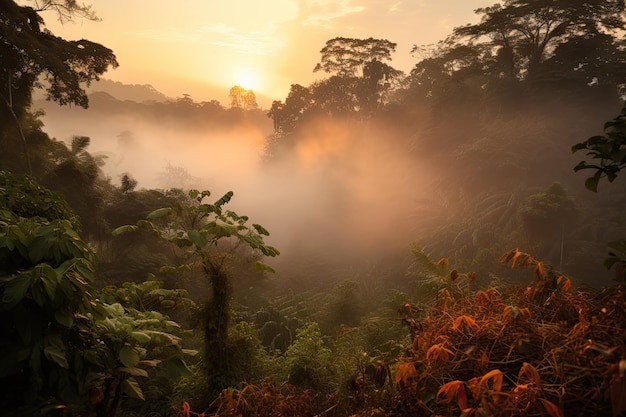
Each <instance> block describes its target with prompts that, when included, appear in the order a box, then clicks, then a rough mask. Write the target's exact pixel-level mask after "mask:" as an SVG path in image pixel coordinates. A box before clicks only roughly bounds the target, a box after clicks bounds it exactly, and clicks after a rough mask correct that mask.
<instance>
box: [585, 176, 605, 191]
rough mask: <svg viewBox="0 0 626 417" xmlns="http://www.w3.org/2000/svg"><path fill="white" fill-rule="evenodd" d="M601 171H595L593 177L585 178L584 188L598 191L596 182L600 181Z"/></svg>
mask: <svg viewBox="0 0 626 417" xmlns="http://www.w3.org/2000/svg"><path fill="white" fill-rule="evenodd" d="M601 174H602V172H601V171H599V172H597V173H596V174H595V175H594V176H593V177H589V178H587V179H586V180H585V188H587V189H588V190H590V191H593V192H594V193H596V192H598V182H599V181H600V176H601Z"/></svg>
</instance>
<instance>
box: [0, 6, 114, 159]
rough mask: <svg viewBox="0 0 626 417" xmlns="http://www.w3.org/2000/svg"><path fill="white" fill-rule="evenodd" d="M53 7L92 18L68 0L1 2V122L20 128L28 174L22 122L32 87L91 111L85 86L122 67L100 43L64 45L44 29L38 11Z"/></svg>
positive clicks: (64, 14)
mask: <svg viewBox="0 0 626 417" xmlns="http://www.w3.org/2000/svg"><path fill="white" fill-rule="evenodd" d="M36 4H39V3H38V2H37V3H36ZM50 9H52V10H56V11H57V13H58V14H59V17H60V18H61V19H66V20H67V19H71V17H72V16H73V15H74V14H81V15H83V16H86V17H92V18H93V17H94V16H93V15H92V12H91V10H90V8H89V7H87V6H82V5H80V6H79V5H78V4H77V2H75V1H70V0H66V1H45V2H42V7H39V8H37V9H33V8H32V7H28V6H19V5H18V4H16V3H15V2H14V1H12V0H1V1H0V39H1V40H2V41H1V42H0V57H1V59H2V66H1V67H0V79H2V82H0V99H1V100H2V110H1V111H0V121H3V122H5V121H8V120H11V121H12V124H13V126H15V128H16V129H17V131H18V134H19V136H20V138H21V141H22V145H23V148H24V153H25V154H26V160H27V163H28V165H29V171H32V168H30V158H29V156H28V145H27V143H26V137H25V135H24V132H23V130H22V126H21V119H22V118H23V117H24V114H25V112H26V110H27V109H28V107H29V106H30V103H31V98H32V91H33V89H34V88H36V87H37V88H41V87H43V86H45V87H43V88H45V90H46V92H47V98H48V99H49V100H53V101H56V102H57V103H59V104H61V105H64V104H76V105H79V106H82V107H87V105H88V99H87V95H86V93H85V90H84V89H83V88H82V86H81V84H82V83H86V84H87V85H88V84H89V83H90V82H91V81H93V80H98V79H99V77H100V75H102V74H103V73H104V72H105V71H107V70H108V68H109V67H113V68H115V67H117V65H118V63H117V61H116V59H115V55H113V52H112V51H111V50H109V49H108V48H105V47H104V46H102V45H100V44H98V43H94V42H90V41H88V40H84V39H82V40H79V41H66V40H64V39H61V38H59V37H56V36H54V35H53V34H52V33H50V31H48V30H46V29H45V28H44V26H45V24H44V20H43V18H42V17H41V16H40V13H41V12H43V11H45V10H50ZM42 77H43V81H44V82H43V83H42V84H40V83H39V81H40V79H41V78H42Z"/></svg>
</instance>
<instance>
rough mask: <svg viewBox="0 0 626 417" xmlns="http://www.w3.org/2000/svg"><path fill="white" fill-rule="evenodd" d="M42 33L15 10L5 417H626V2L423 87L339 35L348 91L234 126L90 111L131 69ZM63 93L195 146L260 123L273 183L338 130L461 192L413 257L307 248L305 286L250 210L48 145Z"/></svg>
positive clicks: (505, 45) (245, 100)
mask: <svg viewBox="0 0 626 417" xmlns="http://www.w3.org/2000/svg"><path fill="white" fill-rule="evenodd" d="M42 4H43V5H44V6H43V7H44V8H47V9H52V10H54V11H56V13H57V16H58V18H60V19H72V18H73V17H75V16H83V17H86V18H95V15H94V12H93V11H92V10H91V8H90V7H88V6H84V5H80V4H79V3H77V2H74V1H50V2H43V3H42ZM41 12H42V10H38V9H36V8H33V7H29V6H24V5H19V4H18V3H16V2H15V1H13V0H0V36H1V37H0V41H1V42H0V58H1V60H0V75H1V76H0V80H2V81H1V82H0V98H1V99H2V103H0V121H1V122H2V123H1V124H0V148H1V149H2V152H0V329H1V333H2V338H1V339H0V384H1V386H2V387H3V389H2V393H1V394H0V410H2V415H5V416H16V417H17V416H79V415H80V416H97V417H115V416H128V417H131V416H132V417H134V416H137V417H138V416H181V417H182V416H184V417H189V416H283V415H310V416H314V415H315V416H349V415H350V416H363V417H365V416H420V417H421V416H424V417H426V416H467V417H469V416H494V417H495V416H507V417H508V416H537V415H549V416H551V417H560V416H568V417H569V416H586V415H597V416H613V417H616V416H619V415H624V413H626V400H625V398H626V336H625V335H626V328H625V327H626V292H625V290H624V284H625V283H626V240H624V239H625V238H626V224H625V223H624V220H623V213H624V208H625V207H626V188H625V187H624V186H623V181H624V178H623V173H622V169H623V168H624V166H625V164H626V106H624V101H623V100H624V97H625V95H626V52H625V50H626V49H625V48H626V44H625V40H624V38H623V32H621V31H623V29H624V23H625V18H626V11H625V9H624V5H623V2H621V1H617V0H603V1H589V0H576V1H572V0H568V1H564V0H561V1H552V0H506V1H504V2H502V3H497V4H495V5H493V6H488V7H484V8H481V9H478V10H477V11H476V13H477V14H478V15H479V16H480V18H481V20H480V22H479V23H477V24H474V25H467V26H463V27H459V28H455V29H454V30H453V31H452V33H451V34H450V35H449V37H447V38H446V39H445V40H442V41H441V42H439V43H438V44H437V45H430V46H422V45H416V46H415V47H414V48H413V53H414V54H415V57H416V61H417V63H416V64H415V67H414V68H413V69H412V70H411V72H410V73H409V74H404V73H402V72H401V71H399V70H397V69H395V68H394V67H393V62H392V59H391V53H392V52H394V51H395V47H396V44H395V43H393V42H392V41H389V40H386V39H374V38H368V39H350V38H343V37H337V38H334V39H331V40H328V41H327V42H326V44H325V45H324V46H322V49H321V51H320V55H321V56H320V61H319V63H318V64H317V65H316V66H315V68H312V71H316V72H321V73H324V74H326V75H327V78H324V79H322V80H321V81H317V82H315V83H313V84H311V85H309V86H303V85H300V84H296V83H294V84H293V85H292V86H291V89H290V92H289V94H288V96H287V97H286V98H284V99H283V100H275V101H274V102H273V103H272V105H271V108H269V109H267V110H262V109H260V108H259V106H258V105H257V103H256V99H255V96H254V92H252V91H246V90H244V89H242V88H241V87H237V86H235V87H233V89H231V92H230V93H231V94H230V98H231V103H230V107H224V106H222V105H221V104H220V103H219V102H216V101H211V102H203V103H197V102H195V101H193V100H192V99H191V98H190V97H183V98H179V99H174V100H169V101H164V102H158V101H146V102H142V103H138V102H133V101H129V100H126V101H121V100H117V99H116V98H115V97H113V96H110V95H107V94H105V93H98V94H92V95H88V94H87V93H86V87H87V86H88V85H89V84H90V83H91V82H94V81H97V80H99V79H100V77H101V76H103V74H104V73H105V72H106V71H107V70H109V69H111V68H114V67H116V66H117V65H118V64H117V61H116V58H115V55H114V52H113V51H111V50H109V49H108V48H106V47H105V46H103V45H99V44H96V43H92V42H89V41H86V40H83V41H79V42H71V41H65V40H63V39H61V38H59V37H56V36H54V34H52V33H50V32H49V31H48V30H46V29H45V24H44V21H43V19H42V17H41ZM38 89H43V91H44V92H45V94H46V95H47V98H48V99H49V100H50V101H52V102H55V103H57V104H59V105H68V104H73V105H78V106H81V107H88V106H89V105H90V100H92V101H91V104H93V107H94V108H95V109H96V110H98V111H99V112H100V113H101V114H107V113H110V112H122V113H124V114H128V115H133V116H137V117H142V118H145V119H150V120H153V121H154V123H156V122H157V120H163V119H164V118H167V119H168V120H170V121H171V123H173V124H176V125H177V126H180V128H181V130H182V129H184V127H185V126H190V125H193V124H202V126H203V128H205V129H207V130H208V131H213V130H215V131H217V130H220V129H225V128H229V127H233V126H239V125H241V124H247V125H255V126H259V127H260V129H262V130H264V131H266V132H267V136H266V138H265V139H266V141H265V148H264V154H263V158H262V159H263V167H264V168H265V169H272V166H274V165H275V164H277V163H279V162H280V161H284V160H290V158H294V155H295V152H296V150H297V147H298V144H299V143H302V142H303V141H305V140H306V138H307V137H308V136H309V133H310V132H311V131H312V130H316V129H317V127H318V126H321V125H324V124H327V123H331V122H332V123H334V124H338V125H341V126H343V127H345V128H346V130H347V131H348V132H351V134H353V135H355V136H358V135H360V134H361V133H362V132H364V131H365V130H366V129H367V130H368V131H374V132H383V131H384V132H385V134H384V135H381V138H380V140H381V141H383V140H384V141H385V142H384V146H385V147H389V148H394V149H399V150H402V152H404V153H406V154H408V155H409V156H411V157H412V156H415V158H416V161H417V158H418V157H419V158H424V159H428V160H429V161H430V163H431V165H432V166H437V167H438V171H437V173H438V175H437V179H436V181H435V184H434V187H433V188H432V190H433V192H432V195H429V196H426V197H424V198H423V199H422V200H421V201H415V207H414V210H413V212H414V215H413V216H411V217H410V218H407V219H404V220H403V222H404V223H405V224H407V228H408V229H409V230H410V231H414V236H413V237H412V239H410V240H407V241H406V242H403V244H404V248H405V250H404V251H403V252H402V253H388V251H387V250H386V249H387V248H384V247H377V248H376V249H377V252H379V253H381V254H384V255H385V256H384V257H382V258H381V259H382V261H381V262H380V263H379V264H377V265H375V266H374V267H372V266H371V264H368V263H367V262H365V260H363V267H362V268H360V269H359V268H357V269H354V268H353V267H352V265H354V262H353V260H351V261H350V265H351V267H350V268H342V261H343V259H342V256H346V257H347V255H345V253H344V252H341V253H340V254H339V256H338V258H336V259H335V260H334V262H316V261H315V257H314V254H311V253H307V252H306V250H305V251H303V253H302V254H301V255H302V256H301V257H300V258H298V259H296V260H295V261H292V262H291V263H290V264H289V265H284V264H283V265H282V270H280V269H279V268H278V267H274V266H272V265H273V263H272V259H273V258H275V257H278V258H280V252H281V251H283V248H275V247H273V246H272V245H270V244H269V243H268V242H269V240H268V239H269V237H270V232H271V231H268V230H267V229H266V228H265V227H264V226H262V225H261V224H258V223H256V220H255V219H254V218H250V217H248V216H246V215H242V214H238V213H236V212H235V211H234V209H231V208H232V203H233V201H235V200H236V199H237V197H238V196H237V195H234V194H233V193H232V192H230V191H229V192H227V193H224V194H220V195H219V196H218V197H217V198H216V197H215V196H213V195H212V194H211V192H210V191H209V190H199V189H194V188H193V187H190V186H187V185H188V184H189V183H190V182H187V184H184V183H183V182H184V181H182V180H189V175H188V173H187V172H186V171H185V169H184V167H182V168H177V167H172V166H170V167H169V170H170V171H169V174H171V175H170V177H175V178H179V179H180V180H181V181H182V182H181V183H180V184H179V185H178V186H171V187H163V188H154V189H146V188H138V183H137V181H136V180H135V179H134V178H133V174H132V172H129V173H125V174H124V175H123V176H121V178H119V181H114V180H113V179H112V178H110V177H107V176H106V175H105V174H104V172H103V167H104V166H105V165H106V159H104V158H101V157H100V156H99V155H97V154H92V153H90V150H89V147H90V146H91V139H90V138H89V137H86V136H80V135H76V136H74V137H73V139H72V140H71V142H69V143H66V142H63V141H61V140H58V139H56V138H53V137H50V136H49V135H48V134H47V133H46V131H45V127H44V125H43V122H42V114H41V113H40V112H39V111H38V110H37V109H35V108H34V105H33V93H34V92H35V91H36V90H38ZM85 117H87V116H85ZM329 139H331V140H332V139H333V138H332V137H331V138H329ZM232 163H233V164H237V163H239V162H238V161H233V162H232ZM416 163H417V162H416ZM224 186H225V187H228V184H224ZM277 204H281V202H278V203H277ZM388 204H390V205H391V204H393V201H391V202H388ZM338 207H339V206H338ZM347 215H350V213H348V214H347ZM382 215H384V213H381V216H382ZM304 221H306V220H305V219H303V222H304ZM397 232H398V231H394V230H389V231H388V233H389V234H393V233H397ZM307 238H308V236H307V235H304V236H302V239H303V240H306V239H307ZM329 244H330V243H329ZM372 244H374V245H375V244H376V242H372ZM381 246H382V245H381Z"/></svg>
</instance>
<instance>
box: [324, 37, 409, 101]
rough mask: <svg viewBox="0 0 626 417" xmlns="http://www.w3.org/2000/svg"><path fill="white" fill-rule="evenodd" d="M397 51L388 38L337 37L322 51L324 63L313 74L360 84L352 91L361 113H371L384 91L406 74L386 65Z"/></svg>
mask: <svg viewBox="0 0 626 417" xmlns="http://www.w3.org/2000/svg"><path fill="white" fill-rule="evenodd" d="M395 49H396V44H395V43H393V42H390V41H388V40H386V39H374V38H368V39H352V38H342V37H338V38H333V39H330V40H329V41H327V42H326V46H324V48H322V50H321V51H320V53H321V54H322V58H321V61H320V62H319V63H318V64H317V65H316V66H315V68H314V69H313V71H314V72H317V71H324V72H326V73H329V74H333V75H335V76H336V77H338V78H339V79H341V80H344V81H345V80H353V82H354V81H356V83H355V84H353V85H351V88H350V90H351V92H352V94H355V96H356V101H357V105H358V106H359V107H360V110H363V111H364V113H367V112H369V111H371V110H373V109H374V108H375V106H376V105H377V104H379V102H380V93H381V91H383V90H385V89H388V88H389V87H390V86H391V83H390V81H391V80H392V79H394V78H397V77H399V76H400V75H401V74H402V72H401V71H398V70H396V69H394V68H393V67H391V66H390V65H389V64H387V63H386V62H385V61H391V54H392V53H393V52H395ZM333 84H337V82H335V83H333ZM327 101H328V100H327Z"/></svg>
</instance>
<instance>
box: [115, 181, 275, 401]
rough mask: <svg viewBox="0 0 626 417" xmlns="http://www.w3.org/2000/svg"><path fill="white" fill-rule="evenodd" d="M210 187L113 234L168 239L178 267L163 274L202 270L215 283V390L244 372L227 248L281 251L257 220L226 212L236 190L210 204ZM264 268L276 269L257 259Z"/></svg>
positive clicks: (210, 353) (209, 310) (211, 336)
mask: <svg viewBox="0 0 626 417" xmlns="http://www.w3.org/2000/svg"><path fill="white" fill-rule="evenodd" d="M210 195H211V193H210V192H209V191H198V190H190V191H189V192H188V195H187V198H185V199H181V200H179V201H177V202H176V203H175V204H174V206H173V207H163V208H160V209H157V210H154V211H152V212H151V213H149V214H148V216H147V219H146V220H140V221H138V222H137V223H136V224H135V225H126V226H120V227H118V228H116V229H115V230H114V231H113V233H114V235H121V234H124V233H127V232H131V231H135V230H138V229H139V228H141V229H143V230H147V231H149V232H150V233H153V234H154V235H155V236H157V237H158V238H159V239H161V240H164V241H166V242H169V243H170V244H171V245H172V247H173V248H174V251H175V252H176V254H177V256H178V264H177V265H166V266H165V267H164V268H163V269H162V271H163V272H175V271H177V270H190V269H196V270H198V269H199V270H201V271H202V274H203V275H204V277H206V278H208V280H209V282H210V292H209V298H208V300H207V301H206V303H205V304H204V306H203V314H202V317H203V320H204V323H203V324H204V336H205V354H206V361H205V367H206V371H207V373H208V376H209V378H208V379H209V383H210V384H211V386H210V389H211V390H212V391H219V390H221V389H222V388H224V387H226V386H230V385H231V384H232V383H236V382H237V380H236V378H237V377H238V376H239V371H238V370H237V367H238V363H237V361H239V360H240V357H238V356H237V354H236V351H235V350H234V345H233V341H231V340H229V328H230V321H231V311H230V309H231V299H232V296H233V288H232V280H231V277H230V275H229V271H228V261H229V260H230V259H231V258H232V254H231V253H229V252H228V251H227V250H226V248H227V247H228V243H232V244H234V245H235V246H237V245H239V244H244V246H247V247H248V248H250V249H252V250H253V251H254V252H258V253H262V254H263V255H265V256H277V255H278V254H279V252H278V250H277V249H275V248H274V247H272V246H269V245H266V244H265V242H264V240H263V237H264V236H267V235H268V234H269V233H268V232H267V230H265V228H263V227H262V226H260V225H258V224H253V225H252V226H249V225H248V224H247V222H248V217H247V216H239V215H238V214H237V213H235V212H233V211H231V210H226V209H225V207H224V206H225V205H226V204H227V203H228V202H229V201H230V200H231V198H232V196H233V193H232V192H228V193H226V194H224V195H223V196H222V197H221V198H219V199H218V200H216V201H215V202H214V203H206V202H205V199H206V198H208V197H210ZM257 268H258V269H259V270H264V271H268V270H271V268H270V267H269V266H265V264H264V263H262V262H260V261H259V262H258V263H257Z"/></svg>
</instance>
